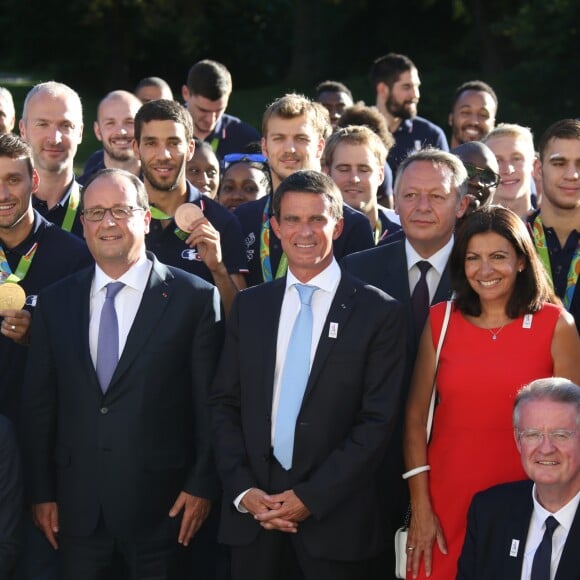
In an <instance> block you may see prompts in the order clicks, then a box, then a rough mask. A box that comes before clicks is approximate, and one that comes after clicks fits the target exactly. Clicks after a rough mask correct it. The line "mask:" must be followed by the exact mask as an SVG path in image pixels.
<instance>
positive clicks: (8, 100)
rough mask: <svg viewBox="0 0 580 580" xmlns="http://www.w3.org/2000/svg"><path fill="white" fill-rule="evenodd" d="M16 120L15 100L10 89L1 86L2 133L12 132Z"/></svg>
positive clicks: (0, 131) (0, 122) (0, 116)
mask: <svg viewBox="0 0 580 580" xmlns="http://www.w3.org/2000/svg"><path fill="white" fill-rule="evenodd" d="M15 122H16V113H15V112H14V100H13V99H12V94H11V93H10V91H9V90H8V89H6V88H4V87H0V135H1V134H2V133H11V132H12V129H14V123H15Z"/></svg>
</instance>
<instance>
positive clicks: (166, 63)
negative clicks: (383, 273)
mask: <svg viewBox="0 0 580 580" xmlns="http://www.w3.org/2000/svg"><path fill="white" fill-rule="evenodd" d="M579 23H580V2H578V0H550V1H549V2H545V1H538V0H527V1H525V0H406V2H404V3H402V2H398V1H394V0H382V1H377V0H211V2H208V1H207V0H187V1H184V0H75V1H74V2H70V3H66V2H65V3H63V2H61V0H25V1H22V0H0V25H1V26H2V30H3V34H2V36H1V37H0V84H3V85H5V86H7V87H9V88H10V89H11V90H12V91H13V93H14V96H15V100H16V105H17V109H18V111H21V106H22V101H23V98H24V96H25V94H26V91H27V90H28V87H29V86H30V85H31V84H34V83H35V82H38V81H44V80H50V79H55V80H60V81H62V82H65V83H67V84H69V85H70V86H72V87H73V88H75V89H76V90H77V91H78V92H79V93H80V95H81V97H82V99H83V104H84V108H85V138H84V140H83V145H82V147H81V149H80V150H79V153H78V159H77V162H78V164H79V165H82V163H83V162H84V160H85V159H86V158H87V157H88V155H89V154H90V153H91V152H92V151H94V150H95V149H96V148H98V144H97V142H96V140H95V138H94V135H93V131H92V123H93V121H94V118H95V112H96V105H97V102H98V101H99V99H100V98H101V97H102V96H103V95H104V94H105V93H106V92H107V91H109V90H113V89H118V88H124V89H127V90H132V89H133V88H134V86H135V84H136V83H137V81H138V80H139V79H141V78H143V77H145V76H161V77H163V78H164V79H166V80H167V81H168V82H169V84H170V85H171V87H172V89H173V90H174V94H175V96H176V98H179V97H180V90H181V85H182V84H183V82H184V80H185V77H186V75H187V70H188V69H189V67H190V66H191V65H192V64H193V63H194V62H196V61H197V60H200V59H202V58H213V59H215V60H219V61H220V62H223V63H224V64H225V65H226V66H227V67H228V68H229V69H230V71H231V72H232V75H233V79H234V93H233V96H232V99H231V101H230V107H229V109H228V110H229V112H231V113H232V114H235V115H238V116H240V117H242V118H243V119H244V120H246V121H248V122H250V123H251V124H253V125H255V126H256V127H258V128H259V127H260V121H261V116H262V112H263V110H264V108H265V106H266V105H267V104H268V103H270V102H271V101H272V100H273V99H275V98H276V97H277V96H280V95H281V94H283V93H285V92H288V91H290V90H296V91H299V92H302V93H305V94H307V95H312V94H313V90H314V86H315V85H316V84H317V83H318V82H320V81H322V80H325V79H335V80H340V81H343V82H345V83H346V84H347V85H348V86H349V87H350V88H351V89H352V91H353V94H354V96H355V99H356V100H360V99H362V100H364V101H366V102H367V104H374V91H373V89H372V88H371V86H370V85H369V82H368V71H369V68H370V65H371V63H372V61H373V59H374V58H376V57H377V56H380V55H382V54H386V53H387V52H391V51H394V52H402V53H404V54H407V55H408V56H410V57H411V58H412V59H413V60H414V61H415V63H416V65H417V67H418V69H419V73H420V76H421V80H422V96H421V102H420V104H419V114H421V115H423V116H425V117H427V118H429V119H431V120H432V121H434V122H436V123H437V124H439V125H441V126H442V127H444V128H447V115H448V112H449V107H450V100H451V98H452V95H453V92H454V89H455V87H456V86H458V85H459V84H461V83H462V82H464V81H466V80H471V79H475V78H479V79H482V80H485V81H486V82H488V83H490V84H491V85H492V86H493V87H494V88H495V90H496V92H497V94H498V96H499V100H500V105H499V112H498V120H499V121H508V122H517V123H520V124H523V125H526V126H529V127H531V128H532V129H533V131H534V132H535V133H536V134H537V135H538V136H539V134H540V133H541V131H542V130H543V129H544V128H545V127H546V126H548V125H549V124H550V123H551V122H553V121H554V120H556V119H559V118H563V117H565V116H574V117H577V116H578V115H579V113H578V94H579V92H580V91H579V88H580V74H579V70H578V69H579V67H578V53H579V49H580V43H579V33H578V31H579V26H580V24H579Z"/></svg>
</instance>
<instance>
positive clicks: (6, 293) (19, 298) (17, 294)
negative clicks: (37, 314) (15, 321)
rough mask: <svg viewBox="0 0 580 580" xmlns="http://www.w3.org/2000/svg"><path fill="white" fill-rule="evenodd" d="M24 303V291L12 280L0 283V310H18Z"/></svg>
mask: <svg viewBox="0 0 580 580" xmlns="http://www.w3.org/2000/svg"><path fill="white" fill-rule="evenodd" d="M24 304H26V292H24V289H23V288H22V286H19V285H18V284H15V283H14V282H4V284H0V310H20V309H21V308H22V307H23V306H24Z"/></svg>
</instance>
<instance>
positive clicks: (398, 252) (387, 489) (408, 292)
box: [342, 149, 468, 579]
mask: <svg viewBox="0 0 580 580" xmlns="http://www.w3.org/2000/svg"><path fill="white" fill-rule="evenodd" d="M466 192H467V172H466V170H465V167H464V166H463V164H462V163H461V161H460V160H459V158H458V157H456V156H455V155H451V154H450V153H447V152H444V151H439V150H437V149H424V150H422V151H418V152H416V153H412V154H411V155H409V157H407V158H406V159H405V160H404V161H403V162H402V163H401V165H400V166H399V170H398V172H397V177H396V179H395V187H394V195H395V209H396V211H397V213H398V214H399V217H400V218H401V227H402V228H403V233H404V237H403V238H402V239H399V240H397V241H394V242H392V243H385V244H384V245H379V246H377V247H376V248H372V249H370V250H365V251H364V252H359V253H356V254H351V255H349V256H346V257H345V258H344V259H343V262H342V266H343V267H344V269H345V270H347V271H348V272H350V273H351V274H353V275H355V276H357V277H358V278H360V279H361V280H364V281H365V282H367V283H368V284H372V285H373V286H376V287H377V288H380V289H381V290H383V291H384V292H387V293H388V294H390V295H391V296H393V297H394V298H396V299H397V300H399V301H400V302H401V303H402V304H403V306H404V307H405V310H406V315H407V316H406V324H407V341H406V348H407V354H406V366H405V376H404V379H403V389H402V395H401V399H402V400H401V406H402V408H404V406H405V404H406V401H407V394H408V391H409V385H410V382H411V374H412V372H413V366H414V364H415V357H416V355H417V348H418V345H419V339H420V337H421V333H422V330H423V327H424V325H425V321H426V319H427V314H428V310H429V305H430V304H436V303H437V302H442V301H444V300H449V298H450V297H451V281H450V279H449V273H448V269H447V262H448V260H449V255H450V254H451V248H452V246H453V231H454V229H455V223H456V220H457V219H458V218H460V217H461V216H463V214H464V213H465V210H466V208H467V205H468V198H467V197H465V194H466ZM421 268H422V269H423V273H422V270H421ZM403 415H404V413H402V414H401V416H400V417H399V418H398V421H397V425H396V427H395V433H394V435H393V438H392V440H391V443H390V446H389V449H388V450H387V453H386V454H385V461H384V464H383V466H382V468H381V472H380V474H381V483H380V486H379V487H380V489H382V490H384V497H383V503H384V505H382V507H381V510H382V513H383V517H384V519H385V526H387V527H391V528H392V529H391V532H392V535H394V533H395V530H396V529H397V528H398V527H399V526H401V525H402V523H403V519H404V516H405V512H406V510H407V506H408V505H409V496H408V490H407V486H406V485H405V482H404V481H403V480H402V479H401V473H403V471H405V470H404V465H403V456H402V437H403ZM385 570H388V571H391V572H390V573H391V574H392V575H393V576H392V577H394V570H395V562H394V550H393V547H392V543H390V544H389V545H388V547H387V548H386V549H385V552H384V554H383V557H382V558H380V559H378V560H377V562H376V569H375V570H374V573H373V575H372V576H369V578H371V577H372V578H377V579H378V578H384V577H385V572H384V571H385Z"/></svg>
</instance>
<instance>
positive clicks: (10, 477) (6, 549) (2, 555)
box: [0, 415, 22, 580]
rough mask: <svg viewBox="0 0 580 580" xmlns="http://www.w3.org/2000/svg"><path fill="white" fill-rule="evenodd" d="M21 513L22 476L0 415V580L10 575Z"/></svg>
mask: <svg viewBox="0 0 580 580" xmlns="http://www.w3.org/2000/svg"><path fill="white" fill-rule="evenodd" d="M21 514H22V478H21V473H20V456H19V453H18V449H17V447H16V437H15V435H14V431H13V429H12V425H11V424H10V421H8V419H6V417H4V416H2V415H0V580H7V579H8V578H12V575H11V573H12V571H13V569H14V565H15V564H16V557H17V554H18V548H19V546H20V536H19V533H18V530H19V523H20V516H21Z"/></svg>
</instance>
